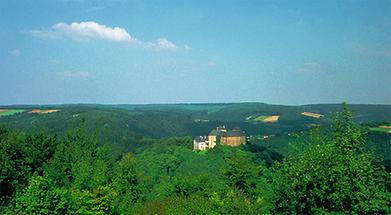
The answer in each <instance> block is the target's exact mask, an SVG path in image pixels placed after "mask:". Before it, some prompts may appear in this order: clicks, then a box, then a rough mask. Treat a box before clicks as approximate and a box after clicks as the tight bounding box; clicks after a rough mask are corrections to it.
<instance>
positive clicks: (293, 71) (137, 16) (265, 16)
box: [0, 0, 391, 104]
mask: <svg viewBox="0 0 391 215" xmlns="http://www.w3.org/2000/svg"><path fill="white" fill-rule="evenodd" d="M0 39H1V42H0V104H61V103H102V104H118V103H192V102H197V103H198V102H245V101H256V102H266V103H274V104H309V103H339V102H342V101H347V102H348V103H374V104H391V1H380V0H376V1H373V0H368V1H360V0H352V1H348V0H338V1H331V0H330V1H320V0H315V1H314V0H311V1H310V0H308V1H288V0H286V1H256V0H253V1H246V0H240V1H239V0H237V1H233V0H226V1H221V0H214V1H204V0H197V1H179V0H178V1H176V0H170V1H164V0H155V1H152V0H151V1H147V0H146V1H141V0H107V1H104V0H47V1H43V0H34V1H33V0H2V1H0Z"/></svg>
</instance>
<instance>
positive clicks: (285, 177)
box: [272, 105, 391, 214]
mask: <svg viewBox="0 0 391 215" xmlns="http://www.w3.org/2000/svg"><path fill="white" fill-rule="evenodd" d="M351 119H352V118H351V113H350V111H349V110H348V109H347V107H346V105H343V111H342V112H341V113H338V114H337V115H336V116H335V117H334V121H333V125H332V128H333V133H332V138H331V140H329V141H324V138H321V137H319V138H312V141H313V142H312V144H310V145H309V146H307V147H306V148H304V150H303V151H302V152H301V153H299V154H297V155H293V156H288V158H286V159H285V160H284V162H283V163H281V164H279V165H278V166H277V167H276V169H275V173H274V175H273V192H274V193H273V194H274V195H273V198H272V203H273V204H274V212H275V213H298V214H318V213H335V212H342V213H366V214H367V213H375V214H379V213H380V214H385V213H390V207H389V199H390V197H391V196H390V191H389V190H387V186H388V189H389V181H390V175H389V174H388V173H386V172H385V171H384V168H382V167H377V166H373V164H372V157H371V156H370V154H366V153H364V152H363V151H362V150H360V148H361V147H362V145H363V144H365V143H364V142H362V141H363V140H364V138H363V134H362V133H360V130H359V129H358V128H357V125H355V124H354V123H353V121H352V120H351Z"/></svg>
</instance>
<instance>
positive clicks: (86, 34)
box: [52, 22, 135, 42]
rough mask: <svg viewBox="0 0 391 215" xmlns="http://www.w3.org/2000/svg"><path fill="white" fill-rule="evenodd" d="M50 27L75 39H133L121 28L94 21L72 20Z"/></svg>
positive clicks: (116, 40)
mask: <svg viewBox="0 0 391 215" xmlns="http://www.w3.org/2000/svg"><path fill="white" fill-rule="evenodd" d="M52 29H53V30H55V31H58V32H61V33H63V34H65V35H67V36H69V37H71V38H73V39H76V40H78V39H81V40H83V39H94V38H97V39H103V40H109V41H115V42H133V41H135V39H134V38H132V37H131V36H130V35H129V33H128V32H127V31H126V30H125V29H123V28H119V27H114V28H110V27H107V26H105V25H100V24H98V23H96V22H80V23H77V22H73V23H71V24H66V23H63V22H60V23H57V24H55V25H53V26H52Z"/></svg>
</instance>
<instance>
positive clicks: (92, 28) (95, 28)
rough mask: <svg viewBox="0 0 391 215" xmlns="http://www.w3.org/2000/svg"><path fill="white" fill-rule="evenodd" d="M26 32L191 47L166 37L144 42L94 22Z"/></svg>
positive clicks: (160, 46) (50, 36) (163, 47)
mask: <svg viewBox="0 0 391 215" xmlns="http://www.w3.org/2000/svg"><path fill="white" fill-rule="evenodd" d="M26 32H27V33H28V34H30V35H32V36H35V37H39V38H44V39H57V38H63V37H69V38H71V39H73V40H76V41H88V40H92V39H100V40H106V41H111V42H123V43H131V44H133V45H138V46H141V47H144V48H148V49H152V50H156V51H161V50H168V51H188V50H191V48H190V47H189V46H187V45H184V46H182V47H179V46H177V45H175V44H174V43H173V42H171V41H169V40H168V39H166V38H158V39H157V40H156V41H155V42H144V41H141V40H138V39H136V38H134V37H132V36H131V35H130V34H129V33H128V32H127V31H126V30H125V29H123V28H120V27H113V28H112V27H108V26H106V25H101V24H99V23H96V22H92V21H90V22H80V23H78V22H73V23H71V24H67V23H64V22H60V23H57V24H54V25H53V26H52V27H51V28H49V29H42V30H30V31H26Z"/></svg>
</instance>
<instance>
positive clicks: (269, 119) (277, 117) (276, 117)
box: [262, 115, 280, 123]
mask: <svg viewBox="0 0 391 215" xmlns="http://www.w3.org/2000/svg"><path fill="white" fill-rule="evenodd" d="M279 118H280V116H277V115H274V116H269V117H267V118H265V119H263V120H262V121H263V122H270V123H273V122H277V121H278V119H279Z"/></svg>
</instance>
